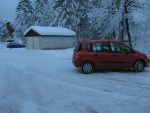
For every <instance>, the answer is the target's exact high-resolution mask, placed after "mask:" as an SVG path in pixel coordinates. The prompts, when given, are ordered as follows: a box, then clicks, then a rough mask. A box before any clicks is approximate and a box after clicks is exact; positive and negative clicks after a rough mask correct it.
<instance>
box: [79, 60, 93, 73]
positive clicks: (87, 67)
mask: <svg viewBox="0 0 150 113" xmlns="http://www.w3.org/2000/svg"><path fill="white" fill-rule="evenodd" d="M81 71H82V72H83V73H84V74H91V73H92V72H93V71H94V65H93V64H92V63H90V62H84V63H83V64H82V65H81Z"/></svg>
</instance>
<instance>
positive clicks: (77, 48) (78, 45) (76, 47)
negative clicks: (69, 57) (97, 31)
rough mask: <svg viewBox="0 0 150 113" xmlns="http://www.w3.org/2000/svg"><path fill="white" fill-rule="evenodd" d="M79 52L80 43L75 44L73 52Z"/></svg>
mask: <svg viewBox="0 0 150 113" xmlns="http://www.w3.org/2000/svg"><path fill="white" fill-rule="evenodd" d="M80 50H81V43H80V42H76V44H75V48H74V51H75V52H77V51H80Z"/></svg>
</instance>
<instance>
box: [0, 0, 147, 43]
mask: <svg viewBox="0 0 150 113" xmlns="http://www.w3.org/2000/svg"><path fill="white" fill-rule="evenodd" d="M149 19H150V1H149V0H20V1H19V2H18V5H17V7H16V18H15V23H11V25H10V26H11V27H12V28H13V29H14V32H13V35H14V36H15V37H17V38H20V39H22V38H23V34H24V32H25V30H26V29H27V28H29V27H30V26H33V25H36V26H59V27H67V28H69V29H72V30H74V31H75V32H76V33H77V39H79V40H84V39H117V40H121V41H128V42H129V44H130V45H131V44H132V41H136V40H137V37H140V40H143V39H142V38H143V37H146V36H147V37H148V34H147V32H150V26H149V23H150V22H149ZM6 23H8V22H7V21H5V22H3V21H0V41H5V40H6V39H7V38H8V37H10V33H9V32H10V30H8V26H7V25H6ZM143 31H144V32H143ZM138 33H140V34H139V35H138ZM145 35H146V36H145Z"/></svg>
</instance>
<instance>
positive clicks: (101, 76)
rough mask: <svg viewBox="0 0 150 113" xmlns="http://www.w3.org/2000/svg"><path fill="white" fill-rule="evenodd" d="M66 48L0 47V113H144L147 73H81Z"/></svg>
mask: <svg viewBox="0 0 150 113" xmlns="http://www.w3.org/2000/svg"><path fill="white" fill-rule="evenodd" d="M71 59H72V49H65V50H49V51H33V50H26V49H6V48H3V47H1V48H0V113H150V69H149V68H147V69H145V70H144V72H142V73H133V72H110V71H109V72H96V73H93V74H91V75H84V74H82V73H80V71H79V70H78V69H76V68H75V67H74V66H73V65H72V62H71Z"/></svg>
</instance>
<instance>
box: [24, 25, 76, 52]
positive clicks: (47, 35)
mask: <svg viewBox="0 0 150 113" xmlns="http://www.w3.org/2000/svg"><path fill="white" fill-rule="evenodd" d="M75 35H76V33H75V32H74V31H72V30H70V29H67V28H64V27H45V26H32V27H30V28H28V29H27V30H26V31H25V33H24V37H25V40H26V47H27V49H35V50H46V49H65V48H71V47H73V38H74V37H75Z"/></svg>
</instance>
